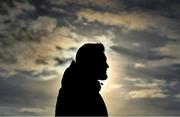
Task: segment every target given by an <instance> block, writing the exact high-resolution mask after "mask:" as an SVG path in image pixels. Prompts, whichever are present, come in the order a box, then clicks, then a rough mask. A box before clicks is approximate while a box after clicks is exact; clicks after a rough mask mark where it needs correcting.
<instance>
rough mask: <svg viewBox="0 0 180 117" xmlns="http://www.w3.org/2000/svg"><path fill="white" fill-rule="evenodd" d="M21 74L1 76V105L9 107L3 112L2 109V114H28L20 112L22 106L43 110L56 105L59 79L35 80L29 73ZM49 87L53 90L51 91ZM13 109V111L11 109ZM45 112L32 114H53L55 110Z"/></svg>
mask: <svg viewBox="0 0 180 117" xmlns="http://www.w3.org/2000/svg"><path fill="white" fill-rule="evenodd" d="M20 74H21V73H17V75H15V76H13V77H11V78H2V77H1V78H0V81H1V82H0V86H1V88H0V92H1V93H0V97H1V100H0V105H1V107H2V106H3V107H2V108H3V109H5V107H6V108H7V110H6V111H5V112H1V111H2V110H3V109H2V110H1V109H0V110H1V111H0V114H1V115H2V114H3V113H4V115H16V114H17V115H27V114H28V113H20V112H19V110H20V109H21V108H25V107H31V108H40V109H42V110H43V109H44V108H46V107H49V108H54V107H55V102H56V96H57V92H58V89H57V88H56V87H57V86H58V84H57V83H58V81H57V80H58V79H52V80H47V81H43V80H33V79H29V78H27V77H26V76H27V75H20ZM43 74H44V73H43ZM24 76H25V77H24ZM49 89H51V90H52V91H49ZM15 105H16V106H15ZM14 106H15V107H14ZM1 107H0V108H1ZM11 107H13V108H11ZM11 109H12V111H10V110H11ZM7 111H9V112H7ZM43 113H44V112H42V113H34V114H33V113H31V114H33V115H39V114H40V115H53V114H54V111H53V110H48V112H47V113H44V114H43ZM29 114H30V113H29Z"/></svg>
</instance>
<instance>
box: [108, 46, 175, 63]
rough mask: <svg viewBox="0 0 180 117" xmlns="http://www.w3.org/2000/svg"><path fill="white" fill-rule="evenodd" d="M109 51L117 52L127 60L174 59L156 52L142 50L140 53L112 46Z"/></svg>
mask: <svg viewBox="0 0 180 117" xmlns="http://www.w3.org/2000/svg"><path fill="white" fill-rule="evenodd" d="M111 49H113V50H114V51H116V52H118V53H119V54H122V55H125V56H126V57H127V59H132V60H158V59H164V58H168V59H174V58H175V57H171V56H167V55H163V54H161V53H160V52H158V51H151V50H148V49H147V50H146V49H144V50H142V51H136V50H131V49H128V48H123V47H118V46H112V47H111Z"/></svg>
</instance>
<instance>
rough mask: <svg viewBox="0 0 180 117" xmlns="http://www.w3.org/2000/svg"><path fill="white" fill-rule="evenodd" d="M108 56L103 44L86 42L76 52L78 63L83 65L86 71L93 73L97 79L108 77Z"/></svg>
mask: <svg viewBox="0 0 180 117" xmlns="http://www.w3.org/2000/svg"><path fill="white" fill-rule="evenodd" d="M106 61H107V58H106V56H105V54H104V46H103V45H102V44H90V43H89V44H85V45H83V46H82V47H81V48H80V49H79V50H78V51H77V54H76V63H77V64H78V65H79V66H80V67H82V69H83V71H84V73H88V72H89V73H88V74H89V75H92V76H93V77H94V78H96V80H106V79H107V74H106V72H107V68H109V65H108V64H107V62H106Z"/></svg>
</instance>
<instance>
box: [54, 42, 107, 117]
mask: <svg viewBox="0 0 180 117" xmlns="http://www.w3.org/2000/svg"><path fill="white" fill-rule="evenodd" d="M104 51H105V50H104V46H103V45H102V44H101V43H87V44H84V45H83V46H81V47H80V48H79V49H78V51H77V53H76V58H75V60H73V61H72V62H71V64H70V66H69V67H68V68H67V69H66V70H65V72H64V74H63V78H62V80H61V88H60V90H59V94H58V97H57V103H56V110H55V116H108V112H107V109H106V105H105V103H104V100H103V98H102V97H101V95H100V93H99V92H100V90H101V84H100V82H99V81H98V80H106V79H107V73H106V72H107V68H109V66H108V64H107V62H106V61H107V58H106V56H105V54H104Z"/></svg>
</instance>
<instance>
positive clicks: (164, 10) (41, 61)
mask: <svg viewBox="0 0 180 117" xmlns="http://www.w3.org/2000/svg"><path fill="white" fill-rule="evenodd" d="M87 42H96V43H97V42H101V43H102V44H104V46H105V49H106V55H107V59H108V64H109V66H110V68H109V69H108V76H109V77H108V80H107V81H104V85H103V86H102V90H101V94H102V95H103V98H104V100H105V102H106V105H107V108H108V112H109V115H180V111H179V110H180V52H179V51H180V1H179V0H1V1H0V115H1V116H2V115H54V109H55V103H56V98H57V95H58V90H59V88H60V81H61V78H62V74H63V72H64V70H65V69H66V68H67V67H68V66H69V64H70V62H71V60H72V59H74V56H75V53H76V51H77V49H78V48H79V47H80V46H82V45H83V44H84V43H87Z"/></svg>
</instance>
